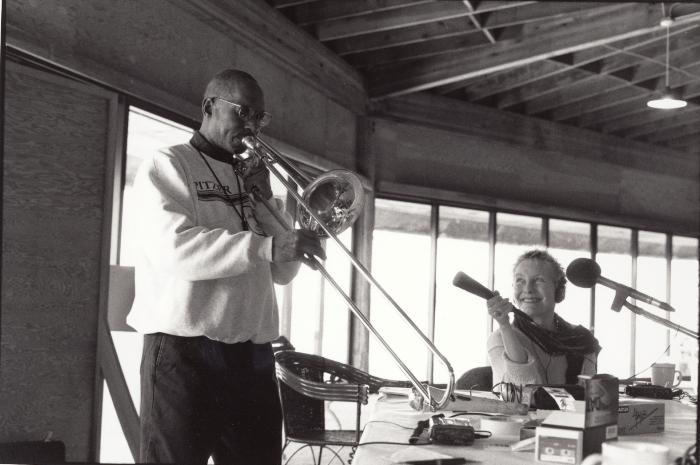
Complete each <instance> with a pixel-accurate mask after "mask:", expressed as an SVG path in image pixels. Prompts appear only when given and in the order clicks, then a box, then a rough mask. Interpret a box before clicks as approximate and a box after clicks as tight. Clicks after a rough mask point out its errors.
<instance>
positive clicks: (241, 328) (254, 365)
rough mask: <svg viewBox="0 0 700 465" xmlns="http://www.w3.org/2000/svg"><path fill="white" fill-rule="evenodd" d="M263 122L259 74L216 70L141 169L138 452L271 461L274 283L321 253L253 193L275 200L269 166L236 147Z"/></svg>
mask: <svg viewBox="0 0 700 465" xmlns="http://www.w3.org/2000/svg"><path fill="white" fill-rule="evenodd" d="M269 119H270V115H269V114H268V113H267V112H265V103H264V98H263V92H262V90H261V88H260V86H259V85H258V83H257V82H256V81H255V79H254V78H253V77H252V76H250V75H249V74H247V73H245V72H242V71H239V70H224V71H222V72H220V73H218V74H217V75H215V76H214V77H213V78H212V80H211V81H210V82H209V84H208V85H207V88H206V91H205V94H204V99H203V101H202V124H201V127H200V129H199V131H198V132H195V134H194V136H193V137H192V139H191V140H190V141H189V143H187V144H181V145H176V146H172V147H168V148H166V149H163V150H160V151H159V152H157V153H155V154H154V155H153V157H151V158H150V159H147V160H146V161H144V162H143V164H142V165H141V167H140V168H139V172H138V174H137V176H136V180H135V182H134V192H135V195H136V196H137V198H138V199H139V206H140V208H139V212H138V222H137V224H138V225H139V226H138V228H139V229H138V232H139V238H140V239H139V243H138V250H139V254H138V258H137V263H136V296H135V300H134V304H133V307H132V309H131V312H130V314H129V317H128V319H127V321H128V323H129V324H130V325H131V326H133V327H134V328H135V329H136V330H138V331H139V332H141V333H144V347H143V358H142V363H141V409H140V417H141V457H140V459H141V461H145V462H151V463H155V462H171V463H192V464H197V463H199V464H202V465H204V464H206V463H207V461H208V459H209V457H210V456H211V457H213V459H214V461H215V462H216V463H241V464H244V463H245V464H247V463H255V464H279V461H280V447H281V442H282V441H281V410H280V405H279V399H278V393H277V384H276V380H275V369H274V358H273V354H272V349H271V346H270V341H272V340H274V339H275V338H277V337H278V335H279V333H278V315H277V304H276V301H275V293H274V288H273V283H278V284H286V283H288V282H289V281H291V280H292V279H293V278H294V276H295V275H296V273H297V271H298V269H299V263H300V260H301V259H302V258H303V257H304V256H305V255H313V256H317V257H319V258H321V259H325V253H324V251H323V249H322V247H321V244H320V240H319V239H318V237H317V235H316V234H314V233H312V232H309V231H306V230H298V229H297V230H289V231H287V230H286V229H285V228H283V227H282V226H280V225H279V223H278V222H277V221H276V220H275V218H274V216H273V214H272V213H271V212H270V211H269V210H268V209H267V208H262V206H261V207H260V208H258V206H259V205H261V204H260V202H258V201H256V198H255V197H256V196H257V197H258V198H259V199H265V200H268V204H272V205H273V206H275V207H277V209H278V210H279V209H280V205H279V204H275V202H274V199H272V191H271V188H270V180H269V172H268V170H267V169H266V168H265V167H264V166H262V165H261V164H259V163H252V162H251V163H246V162H242V161H240V160H239V159H238V158H237V157H236V156H234V155H240V154H241V153H243V152H244V151H245V146H244V145H243V140H242V139H243V137H244V136H246V135H256V134H257V133H258V132H259V131H260V129H261V128H262V127H263V126H265V125H266V124H267V123H268V122H269ZM253 194H254V195H253ZM271 199H272V200H271ZM282 215H283V216H285V215H286V214H282ZM286 217H287V220H288V222H289V223H290V224H291V218H289V216H288V215H286Z"/></svg>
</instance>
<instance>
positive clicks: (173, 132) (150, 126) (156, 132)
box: [100, 107, 192, 463]
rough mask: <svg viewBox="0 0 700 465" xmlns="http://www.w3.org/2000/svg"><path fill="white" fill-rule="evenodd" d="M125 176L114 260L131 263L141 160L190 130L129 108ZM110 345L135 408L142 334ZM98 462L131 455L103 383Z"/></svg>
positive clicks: (118, 334) (115, 335)
mask: <svg viewBox="0 0 700 465" xmlns="http://www.w3.org/2000/svg"><path fill="white" fill-rule="evenodd" d="M128 126H129V132H128V136H127V148H126V152H127V153H126V161H125V166H126V169H125V176H124V180H123V186H124V187H123V191H122V199H121V202H122V211H121V212H122V214H121V227H120V234H119V236H120V237H119V242H118V248H117V251H113V252H115V253H113V254H112V255H113V256H116V257H117V258H116V263H115V264H118V265H122V266H133V264H134V244H135V239H136V230H135V227H136V224H135V217H136V215H135V212H136V209H137V208H138V199H135V198H134V197H133V195H132V186H133V183H134V176H135V175H136V171H137V170H138V167H139V166H140V165H141V163H142V162H143V160H144V159H145V158H146V157H148V156H149V155H150V154H152V153H154V152H155V151H157V150H158V149H160V148H163V147H168V146H170V145H175V144H181V143H184V142H187V141H188V140H189V139H190V137H191V136H192V130H191V129H190V128H187V127H185V126H181V125H179V124H176V123H174V122H172V121H169V120H167V119H164V118H161V117H159V116H157V115H154V114H151V113H148V112H146V111H143V110H141V109H139V108H136V107H131V108H130V109H129V123H128ZM111 334H112V339H113V341H114V347H115V349H116V351H117V355H118V356H119V363H120V364H121V367H122V371H123V372H124V377H125V378H126V382H127V386H128V387H129V392H130V394H131V398H132V400H133V402H134V406H135V407H136V411H139V407H140V395H141V394H140V393H141V385H140V378H139V369H140V364H141V351H142V347H143V336H142V335H141V334H139V333H136V332H127V331H111ZM101 434H102V437H101V443H100V462H112V463H119V462H132V461H133V457H132V456H131V452H130V451H129V447H128V445H127V443H126V439H125V438H124V434H123V433H122V430H121V426H120V424H119V420H118V418H117V414H116V410H115V409H114V404H113V403H112V398H111V396H110V393H109V390H108V389H107V385H106V383H105V387H104V390H103V402H102V427H101Z"/></svg>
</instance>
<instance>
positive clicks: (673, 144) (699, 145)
mask: <svg viewBox="0 0 700 465" xmlns="http://www.w3.org/2000/svg"><path fill="white" fill-rule="evenodd" d="M664 145H665V146H666V147H670V148H672V149H674V150H679V151H681V152H689V153H695V154H697V155H700V134H693V135H689V136H684V137H679V138H678V139H674V140H669V141H666V142H664Z"/></svg>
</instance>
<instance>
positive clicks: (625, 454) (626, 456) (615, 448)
mask: <svg viewBox="0 0 700 465" xmlns="http://www.w3.org/2000/svg"><path fill="white" fill-rule="evenodd" d="M669 455H670V449H669V448H668V447H666V446H662V445H661V444H649V443H646V442H634V441H625V442H619V441H614V442H604V443H603V445H602V452H601V453H600V454H591V455H589V456H588V457H586V458H585V459H584V460H583V462H581V465H601V464H602V465H668V463H669V462H670V459H669Z"/></svg>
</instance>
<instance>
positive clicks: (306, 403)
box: [275, 351, 326, 437]
mask: <svg viewBox="0 0 700 465" xmlns="http://www.w3.org/2000/svg"><path fill="white" fill-rule="evenodd" d="M290 352H292V351H290ZM282 353H286V352H285V351H281V352H276V353H275V359H276V360H277V362H278V363H277V378H278V379H279V380H280V381H281V382H280V383H279V389H280V400H281V401H282V410H283V412H284V431H285V434H286V435H287V436H290V437H296V436H300V435H303V434H304V433H307V432H309V431H323V430H325V429H326V419H325V405H324V401H323V400H321V399H316V398H313V397H309V396H307V395H306V394H305V392H304V391H302V392H300V391H299V388H297V389H295V388H292V387H291V386H290V383H291V384H295V383H294V381H293V380H292V377H291V376H290V375H296V376H297V377H299V378H302V379H305V380H309V381H312V382H316V383H322V382H323V372H322V371H321V370H319V369H317V368H311V367H306V366H301V365H299V364H296V363H285V362H289V358H290V357H289V356H287V357H284V356H283V357H277V354H282ZM280 359H281V360H282V362H281V363H283V364H284V365H282V366H280V361H279V360H280Z"/></svg>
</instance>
